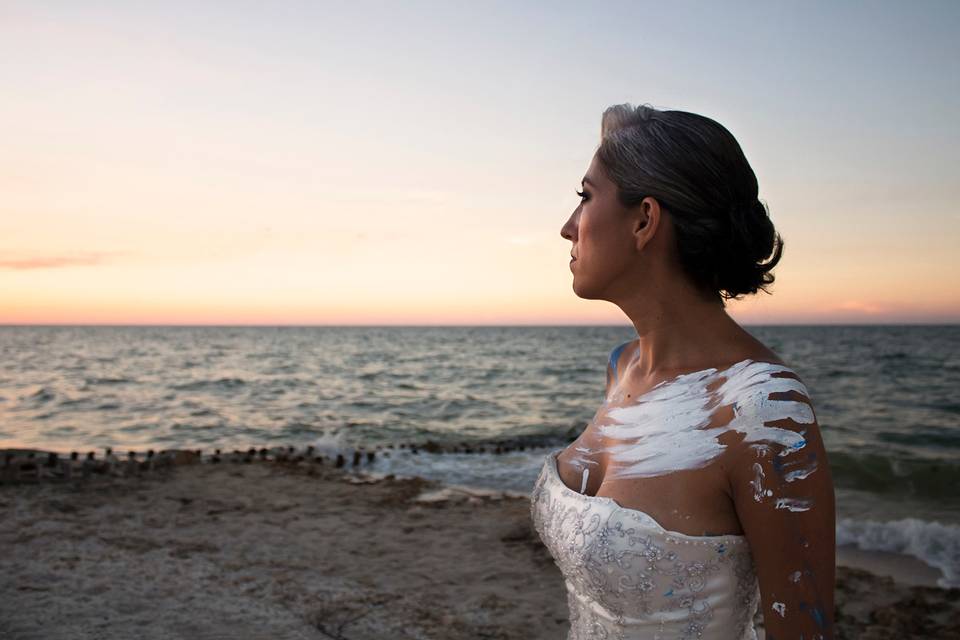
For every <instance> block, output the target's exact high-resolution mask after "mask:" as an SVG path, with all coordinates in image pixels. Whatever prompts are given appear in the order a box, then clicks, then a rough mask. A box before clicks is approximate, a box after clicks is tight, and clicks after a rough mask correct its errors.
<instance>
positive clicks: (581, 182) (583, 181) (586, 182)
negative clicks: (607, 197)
mask: <svg viewBox="0 0 960 640" xmlns="http://www.w3.org/2000/svg"><path fill="white" fill-rule="evenodd" d="M580 184H589V185H590V186H593V187H595V186H597V185H595V184H593V182H591V181H590V178H588V177H586V176H584V178H583V180H581V181H580Z"/></svg>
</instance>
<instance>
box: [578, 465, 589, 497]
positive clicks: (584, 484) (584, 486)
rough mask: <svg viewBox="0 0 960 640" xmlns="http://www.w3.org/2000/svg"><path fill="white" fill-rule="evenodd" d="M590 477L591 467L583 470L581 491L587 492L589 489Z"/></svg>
mask: <svg viewBox="0 0 960 640" xmlns="http://www.w3.org/2000/svg"><path fill="white" fill-rule="evenodd" d="M589 477H590V469H584V470H583V479H582V480H580V493H586V491H587V478H589Z"/></svg>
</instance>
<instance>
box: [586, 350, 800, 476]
mask: <svg viewBox="0 0 960 640" xmlns="http://www.w3.org/2000/svg"><path fill="white" fill-rule="evenodd" d="M782 372H786V373H793V371H792V370H791V369H789V368H787V367H784V366H781V365H776V364H772V363H769V362H755V361H753V360H749V359H747V360H743V361H741V362H738V363H737V364H734V365H731V366H730V367H729V368H727V369H726V370H724V371H718V370H717V369H715V368H711V369H705V370H703V371H697V372H693V373H688V374H684V375H680V376H677V377H676V378H674V379H673V380H670V381H665V382H661V383H659V384H657V385H655V386H654V387H653V388H652V389H651V390H650V391H648V392H647V393H644V394H642V395H641V396H638V397H637V398H636V401H635V402H634V403H633V404H630V405H626V406H622V407H614V408H612V409H610V410H609V411H608V412H607V416H608V417H609V419H610V420H611V421H612V422H611V423H610V424H602V425H599V426H598V427H597V432H598V434H599V436H600V437H602V438H604V439H605V440H606V441H607V442H609V444H608V445H607V446H606V450H607V451H608V453H609V459H608V461H609V463H610V464H609V466H608V470H607V473H608V474H612V475H611V477H612V478H618V479H622V478H642V477H651V476H659V475H664V474H667V473H671V472H674V471H678V470H684V469H698V468H701V467H703V466H706V465H707V464H709V463H710V461H712V460H713V459H715V458H716V457H717V456H719V455H720V454H721V453H722V452H723V450H724V449H725V446H724V445H722V444H721V443H720V442H719V436H721V435H723V434H724V433H728V432H731V431H736V432H738V433H741V434H743V436H744V438H743V441H744V442H747V443H764V444H762V445H759V446H763V447H768V445H777V446H779V447H780V448H781V449H782V450H781V451H780V452H779V453H778V455H779V456H788V455H790V454H792V453H795V452H797V451H799V450H800V449H802V448H803V447H804V446H805V444H806V440H805V439H804V438H803V435H801V434H800V433H797V432H795V431H791V430H789V429H783V428H779V427H769V426H766V423H768V422H774V421H778V420H784V419H790V420H792V421H794V422H796V423H799V424H811V423H813V422H814V414H813V411H812V409H811V408H810V406H809V405H808V404H807V403H806V402H801V401H798V400H771V399H770V394H772V393H780V392H785V391H796V392H798V393H800V394H801V395H802V396H803V397H804V398H809V394H808V393H807V390H806V387H805V386H804V384H803V383H802V382H801V381H800V380H798V379H796V378H782V377H774V376H773V374H775V373H782ZM721 380H722V383H721V384H720V385H719V387H718V388H717V389H715V390H713V391H708V389H707V387H708V386H710V385H712V384H715V383H718V382H719V381H721ZM720 407H732V409H733V414H734V416H733V418H732V419H731V420H730V421H729V422H728V423H727V424H724V425H718V426H710V425H711V420H712V418H713V415H714V414H715V413H716V411H717V409H718V408H720ZM768 450H769V448H767V449H766V451H768ZM763 453H765V451H764V450H760V449H758V456H759V455H761V454H763Z"/></svg>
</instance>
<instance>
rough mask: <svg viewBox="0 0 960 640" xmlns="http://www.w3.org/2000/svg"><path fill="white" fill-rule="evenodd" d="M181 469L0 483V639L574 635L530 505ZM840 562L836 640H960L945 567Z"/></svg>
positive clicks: (416, 482)
mask: <svg viewBox="0 0 960 640" xmlns="http://www.w3.org/2000/svg"><path fill="white" fill-rule="evenodd" d="M0 453H2V452H0ZM177 462H178V463H179V464H171V465H169V466H163V467H158V468H156V469H152V470H149V471H142V470H140V469H139V468H138V469H136V470H132V471H131V473H130V474H129V475H116V476H115V475H111V474H103V475H101V474H90V475H86V476H85V477H82V476H76V477H72V478H71V479H69V480H63V479H59V480H56V481H54V480H50V481H38V480H32V481H31V480H30V479H29V478H17V479H16V481H15V482H13V481H8V482H5V483H4V484H3V485H2V486H0V514H2V517H0V548H3V549H4V550H5V553H3V554H0V576H2V578H0V637H2V638H10V639H21V638H23V639H32V638H36V639H38V640H39V639H40V638H43V639H44V640H49V639H53V638H68V637H69V638H87V637H90V638H130V637H133V636H137V637H140V638H146V639H152V638H156V639H160V638H164V639H168V638H184V639H186V638H191V639H193V638H203V639H206V638H337V639H343V640H361V639H371V640H372V639H385V638H397V639H406V638H411V639H412V638H425V639H432V638H437V639H449V640H459V639H464V640H465V639H467V638H471V639H473V638H496V639H504V640H508V639H510V640H512V639H514V638H516V639H518V640H519V639H521V638H523V639H531V638H536V639H540V638H542V639H544V640H547V639H549V640H562V638H564V637H565V636H566V630H567V628H568V623H567V605H566V596H565V593H564V588H563V581H562V578H561V576H560V573H559V571H558V570H557V568H556V566H555V565H554V564H553V561H552V559H551V558H550V556H549V554H548V553H547V551H546V549H545V548H544V547H543V545H542V544H541V543H540V541H539V539H538V537H537V535H536V533H535V532H534V531H533V529H532V524H531V522H530V510H529V501H528V500H527V499H526V498H525V497H523V496H517V495H511V494H504V493H499V492H495V491H476V492H471V491H466V490H457V489H449V488H446V489H445V488H444V487H443V486H442V485H439V484H438V483H436V482H432V481H427V480H423V479H421V478H397V477H393V476H387V477H384V478H376V477H371V476H367V475H365V474H362V473H358V472H355V471H352V470H351V469H350V466H349V465H347V466H345V467H343V468H334V465H333V464H331V461H330V460H328V461H327V462H326V463H324V464H319V463H316V462H309V461H300V462H292V461H287V462H273V461H271V462H267V461H260V460H253V461H251V462H242V461H236V462H228V461H226V460H225V461H223V462H221V463H220V464H208V463H204V464H199V463H197V462H196V460H194V459H192V458H191V457H190V456H189V455H186V456H183V457H182V458H179V459H178V460H177ZM8 480H9V478H8ZM838 557H839V558H840V561H841V563H842V564H841V566H840V567H838V573H837V629H838V634H837V637H838V638H862V639H881V638H929V637H936V638H960V589H952V590H947V589H941V588H937V587H933V586H928V585H929V584H932V583H931V582H930V581H931V580H933V581H935V579H936V572H933V573H930V572H925V571H924V567H925V565H922V563H917V565H922V566H917V565H913V564H912V563H911V562H909V561H903V559H902V558H900V557H898V559H896V560H897V562H900V563H901V565H897V562H888V560H890V559H889V558H886V559H885V558H883V557H882V554H867V553H864V552H857V551H856V550H849V549H847V550H843V549H841V550H840V552H839V553H838ZM846 565H851V566H846ZM864 567H866V568H869V569H871V570H872V571H873V572H871V571H867V570H865V569H864ZM891 567H893V569H890V568H891ZM926 569H929V568H926ZM885 570H886V571H885ZM931 571H933V570H931ZM884 572H887V573H890V574H891V575H892V576H893V577H884V576H881V575H877V573H884ZM925 585H927V586H925Z"/></svg>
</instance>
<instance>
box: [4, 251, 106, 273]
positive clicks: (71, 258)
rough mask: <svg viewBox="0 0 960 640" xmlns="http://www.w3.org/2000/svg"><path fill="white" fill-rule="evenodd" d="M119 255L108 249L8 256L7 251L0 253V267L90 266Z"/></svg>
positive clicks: (47, 267)
mask: <svg viewBox="0 0 960 640" xmlns="http://www.w3.org/2000/svg"><path fill="white" fill-rule="evenodd" d="M117 255H121V254H120V253H119V252H109V251H88V252H83V251H74V252H72V253H64V254H54V255H28V256H18V257H10V254H9V253H6V252H3V253H0V269H12V270H14V271H27V270H30V269H62V268H65V267H92V266H97V265H100V264H103V263H105V262H107V261H109V260H110V258H112V257H114V256H117Z"/></svg>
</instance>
